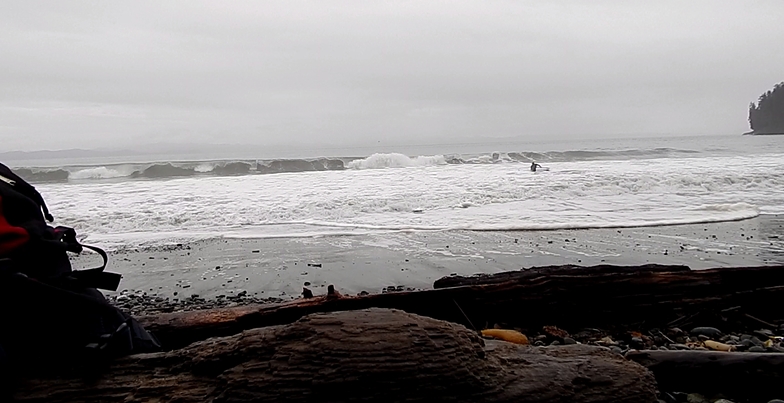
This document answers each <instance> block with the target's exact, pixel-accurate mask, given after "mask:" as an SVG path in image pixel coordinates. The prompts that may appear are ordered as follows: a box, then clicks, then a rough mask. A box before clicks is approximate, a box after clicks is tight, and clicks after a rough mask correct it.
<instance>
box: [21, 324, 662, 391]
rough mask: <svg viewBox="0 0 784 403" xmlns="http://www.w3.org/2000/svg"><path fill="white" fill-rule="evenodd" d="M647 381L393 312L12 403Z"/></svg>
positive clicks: (35, 384)
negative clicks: (490, 340) (484, 338)
mask: <svg viewBox="0 0 784 403" xmlns="http://www.w3.org/2000/svg"><path fill="white" fill-rule="evenodd" d="M655 392H656V391H655V382H654V379H653V376H652V375H651V373H650V372H649V371H647V370H646V369H645V368H643V367H642V366H640V365H638V364H636V363H634V362H631V361H628V360H625V359H623V358H622V357H620V356H618V355H616V354H613V353H610V352H609V351H606V350H604V349H602V348H599V347H591V346H584V345H573V346H561V347H530V346H519V345H514V344H510V343H504V342H497V341H492V342H487V344H485V342H484V341H483V340H482V339H481V338H480V337H479V336H478V335H477V334H476V333H475V332H473V331H470V330H468V329H466V328H465V327H463V326H461V325H458V324H454V323H448V322H444V321H439V320H434V319H431V318H426V317H421V316H417V315H412V314H408V313H404V312H401V311H396V310H385V309H370V310H361V311H352V312H334V313H326V314H314V315H309V316H307V317H305V318H302V319H301V320H299V321H297V322H295V323H293V324H289V325H283V326H273V327H267V328H258V329H252V330H248V331H244V332H242V333H239V334H236V335H233V336H228V337H221V338H212V339H209V340H204V341H200V342H197V343H194V344H192V345H189V346H187V347H185V348H182V349H178V350H173V351H169V352H165V353H155V354H142V355H136V356H130V357H126V358H123V359H120V360H117V361H116V362H114V363H113V364H112V365H111V367H110V368H109V369H108V370H107V372H106V373H105V374H104V375H103V376H102V377H101V378H100V379H98V380H95V381H92V382H85V381H83V380H82V379H81V378H80V377H78V376H76V375H74V374H68V375H64V376H62V377H59V378H47V379H33V380H27V381H24V382H22V383H21V385H20V390H19V391H18V392H17V393H16V396H15V398H16V400H17V401H19V402H49V403H56V402H97V401H100V402H149V401H154V402H179V403H188V402H216V403H217V402H223V403H229V402H233V403H239V402H273V401H297V402H308V401H324V402H330V401H423V400H426V399H428V400H432V399H435V400H453V401H457V400H459V401H475V402H513V401H514V402H542V403H544V402H562V401H579V402H655V401H656V393H655Z"/></svg>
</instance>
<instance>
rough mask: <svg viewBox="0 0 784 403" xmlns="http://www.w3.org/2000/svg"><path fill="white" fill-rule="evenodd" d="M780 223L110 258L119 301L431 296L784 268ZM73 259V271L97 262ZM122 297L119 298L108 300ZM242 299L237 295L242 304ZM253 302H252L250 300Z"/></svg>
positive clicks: (349, 240) (195, 248)
mask: <svg viewBox="0 0 784 403" xmlns="http://www.w3.org/2000/svg"><path fill="white" fill-rule="evenodd" d="M783 226H784V216H776V215H762V216H759V217H757V218H753V219H749V220H743V221H736V222H724V223H711V224H694V225H679V226H663V227H643V228H624V229H591V230H559V231H487V232H476V231H444V232H441V231H434V232H401V233H387V234H378V235H363V236H337V237H317V238H277V239H214V240H206V241H199V242H194V243H190V244H180V245H172V246H168V247H155V248H146V249H145V248H141V249H137V248H133V246H132V245H129V246H128V248H127V249H124V250H121V251H115V252H112V253H111V254H110V263H109V266H108V268H107V270H109V271H114V272H118V273H121V274H122V275H123V281H122V283H121V284H120V290H118V292H119V293H124V294H128V293H137V294H140V293H145V294H146V295H147V296H148V297H152V298H158V299H159V300H163V299H167V298H168V299H170V300H172V301H177V300H185V299H188V298H192V297H193V296H196V297H198V298H199V299H202V298H203V299H208V300H209V299H216V298H217V299H224V298H228V300H224V301H231V299H232V298H233V299H234V300H235V301H239V299H244V300H250V299H253V300H265V299H270V298H272V299H273V300H278V299H284V300H287V299H293V298H297V297H298V296H299V295H300V293H301V292H302V287H303V286H307V287H308V288H310V289H311V290H312V291H313V293H314V294H315V295H319V294H324V293H326V287H327V285H329V284H334V285H335V286H336V288H337V289H338V290H340V291H341V292H342V293H344V294H358V293H361V292H368V293H380V292H387V291H389V290H404V289H428V288H431V287H432V284H433V282H434V281H435V280H436V279H438V278H441V277H443V276H448V275H451V274H460V275H471V274H475V273H496V272H501V271H509V270H519V269H521V268H527V267H534V266H547V265H564V264H573V265H584V266H588V265H597V264H613V265H639V264H645V263H657V264H673V265H686V266H689V267H691V268H692V269H695V270H699V269H706V268H712V267H729V266H759V265H767V264H781V263H784V228H783ZM97 260H98V258H97V257H96V256H95V255H88V254H83V255H82V256H79V257H78V258H76V259H75V262H74V265H75V267H77V268H81V267H90V266H91V265H94V264H95V263H96V262H97ZM109 295H118V293H109ZM238 295H239V297H238ZM251 302H255V301H251Z"/></svg>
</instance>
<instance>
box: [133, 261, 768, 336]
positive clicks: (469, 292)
mask: <svg viewBox="0 0 784 403" xmlns="http://www.w3.org/2000/svg"><path fill="white" fill-rule="evenodd" d="M670 268H671V269H672V270H670ZM499 277H500V278H503V281H502V282H497V281H496V279H497V278H499ZM471 281H472V282H478V284H469V285H463V286H458V287H450V288H439V289H434V290H425V291H415V292H397V293H387V294H377V295H368V296H362V297H333V298H330V297H329V296H327V297H316V298H310V299H301V300H296V301H292V302H288V303H283V304H270V305H257V306H244V307H236V308H227V309H212V310H208V311H195V312H180V313H170V314H162V315H157V316H150V317H143V318H140V321H141V322H142V323H143V324H144V325H145V326H146V327H147V328H148V329H150V330H152V331H153V332H154V333H155V334H156V335H157V336H158V337H159V338H160V339H161V340H162V342H163V343H164V345H166V346H168V347H169V348H178V347H181V346H184V345H187V344H189V343H191V342H194V341H197V340H202V339H205V338H207V337H213V336H225V335H230V334H234V333H238V332H240V331H242V330H244V329H250V328H254V327H261V326H271V325H279V324H285V323H291V322H294V321H296V320H297V319H299V318H301V317H302V316H304V315H307V314H310V313H315V312H333V311H345V310H356V309H365V308H370V307H379V308H395V309H401V310H404V311H406V312H411V313H416V314H419V315H423V316H428V317H432V318H437V319H442V320H447V321H451V322H457V323H461V324H463V325H466V326H474V325H475V326H476V327H485V326H492V325H493V324H495V323H502V324H505V325H506V326H508V327H520V328H523V329H532V330H533V329H535V330H538V329H540V328H541V326H543V325H556V326H559V327H561V328H565V329H567V330H577V329H580V328H583V327H606V328H627V327H631V326H645V327H649V328H650V327H658V326H665V325H666V324H668V323H671V322H672V321H674V320H679V318H680V319H683V318H688V317H690V316H692V315H696V314H699V313H701V312H702V313H703V317H702V318H701V319H700V320H701V321H700V324H701V325H703V326H711V325H717V326H721V325H722V324H723V323H719V322H715V321H720V320H721V319H720V318H718V317H715V315H713V316H712V315H711V314H712V313H716V312H721V311H722V310H725V309H729V308H737V307H741V309H735V310H734V311H733V312H744V313H748V314H751V315H753V316H754V317H755V318H762V319H764V320H766V321H780V320H782V319H784V311H782V310H781V309H780V308H779V306H780V305H779V303H780V301H782V300H784V266H766V267H748V268H743V267H741V268H722V269H711V270H700V271H687V270H685V269H684V268H683V266H666V267H661V266H639V267H617V266H598V267H589V268H585V269H580V268H574V267H571V266H565V267H563V268H560V269H558V268H546V269H545V270H540V271H537V270H534V271H530V270H524V271H520V272H512V273H505V274H501V275H498V276H486V277H482V278H479V279H478V280H471ZM681 323H684V322H683V321H681Z"/></svg>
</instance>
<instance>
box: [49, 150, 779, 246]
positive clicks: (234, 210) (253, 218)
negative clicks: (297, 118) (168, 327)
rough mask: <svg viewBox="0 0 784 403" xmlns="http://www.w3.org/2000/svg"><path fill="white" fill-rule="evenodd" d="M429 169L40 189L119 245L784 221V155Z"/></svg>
mask: <svg viewBox="0 0 784 403" xmlns="http://www.w3.org/2000/svg"><path fill="white" fill-rule="evenodd" d="M420 158H422V157H420ZM420 158H416V159H409V158H408V157H405V156H400V155H398V156H394V155H393V154H377V155H376V156H375V157H371V158H368V159H366V160H361V161H362V162H361V163H357V166H358V169H350V170H347V171H322V172H305V173H293V174H287V175H246V176H231V177H214V176H201V177H186V178H181V179H170V180H164V181H161V180H144V181H125V182H118V183H116V182H111V183H106V182H104V183H94V182H72V183H59V184H52V183H47V184H40V185H38V186H37V187H38V188H39V189H40V190H41V191H42V193H43V195H44V197H45V198H46V200H47V202H48V204H49V207H50V209H51V210H52V211H53V212H54V213H55V216H56V217H57V218H58V223H60V224H63V225H69V226H74V227H76V228H77V230H78V231H79V232H80V233H81V234H85V235H88V236H89V237H90V239H91V241H92V242H105V243H108V244H110V245H114V244H117V245H119V244H123V243H126V244H127V243H128V242H134V243H137V242H143V241H144V242H173V241H176V240H192V239H201V238H208V237H216V236H240V237H243V236H254V237H311V236H330V235H361V234H366V233H368V232H382V231H437V230H451V229H464V230H477V231H488V230H536V229H565V228H608V227H635V226H653V225H675V224H687V223H706V222H718V221H729V220H740V219H745V218H750V217H754V216H756V215H758V214H760V212H763V213H767V212H781V211H782V210H784V155H782V154H769V155H763V156H756V157H753V158H752V157H737V158H733V159H731V160H727V159H725V158H719V157H708V158H666V159H650V160H626V161H615V162H612V163H608V162H607V161H576V162H561V163H550V164H548V165H549V166H550V168H551V171H549V172H541V173H532V172H530V171H528V170H527V167H526V166H522V165H521V164H485V165H471V164H466V165H448V166H440V161H441V159H439V158H436V157H428V158H423V159H420ZM404 166H405V167H407V168H402V169H362V167H364V168H370V167H376V168H379V167H404Z"/></svg>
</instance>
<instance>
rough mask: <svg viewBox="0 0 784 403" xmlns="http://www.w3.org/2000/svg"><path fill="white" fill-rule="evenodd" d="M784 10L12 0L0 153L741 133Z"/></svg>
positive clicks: (0, 96)
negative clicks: (79, 149)
mask: <svg viewBox="0 0 784 403" xmlns="http://www.w3.org/2000/svg"><path fill="white" fill-rule="evenodd" d="M782 12H784V3H783V2H781V1H777V0H769V1H749V2H729V1H690V2H676V1H660V2H653V3H643V2H626V1H610V0H605V1H596V2H591V3H590V4H588V3H585V2H579V1H573V0H562V1H521V2H467V1H458V2H434V1H433V2H405V1H401V2H384V3H375V2H372V3H371V2H339V1H330V2H317V1H285V2H283V1H281V2H263V3H257V2H242V1H237V2H231V3H227V4H219V3H214V2H166V3H158V2H144V1H139V2H129V3H109V2H99V3H94V2H86V1H74V2H67V3H65V2H54V1H52V2H35V3H31V2H23V1H8V2H4V3H3V12H2V13H0V52H2V54H3V55H4V57H3V58H2V59H0V86H1V87H2V88H3V91H0V139H1V140H2V147H0V151H12V150H24V151H32V150H42V149H50V150H54V149H70V148H81V149H93V148H104V149H137V150H138V149H147V150H149V149H153V150H154V149H156V148H158V149H165V148H166V147H176V146H178V145H184V144H189V145H191V146H194V147H196V146H199V145H201V146H202V148H205V147H206V146H208V145H211V144H227V145H230V146H229V147H228V148H232V147H233V148H234V149H237V146H239V145H247V146H249V147H250V146H252V147H255V148H257V149H268V148H275V147H276V148H277V149H281V150H292V149H318V148H320V147H330V148H333V149H344V148H351V147H362V148H366V149H376V148H377V149H378V150H376V151H385V150H392V149H396V148H400V147H404V146H406V147H409V146H422V145H429V144H462V143H474V144H477V143H488V144H492V143H506V142H516V141H523V142H524V141H537V140H541V139H542V138H545V139H547V140H548V141H550V140H554V139H573V140H586V139H591V138H610V137H626V138H628V137H650V136H679V135H707V134H711V135H716V134H740V133H742V132H744V131H747V130H748V125H747V121H746V117H747V116H746V114H747V105H748V103H749V102H750V101H753V100H755V99H756V98H757V96H758V95H759V94H760V93H762V92H764V91H765V90H767V89H769V88H770V87H771V86H772V85H773V84H775V83H777V82H780V81H781V80H782V79H783V77H782V74H783V72H782V70H781V67H780V66H784V52H781V51H779V50H780V47H781V46H780V38H782V37H784V26H782V24H780V16H781V15H782ZM156 144H158V145H156ZM228 148H227V149H228ZM357 154H359V155H364V154H366V152H365V151H363V152H362V153H357Z"/></svg>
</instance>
